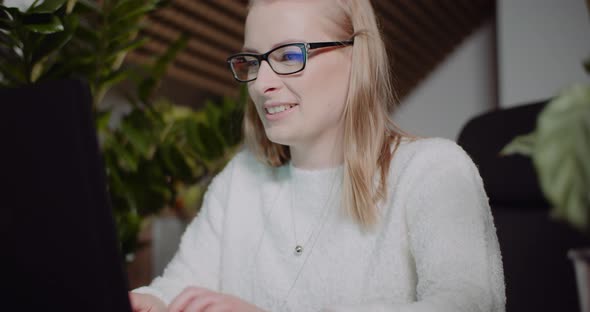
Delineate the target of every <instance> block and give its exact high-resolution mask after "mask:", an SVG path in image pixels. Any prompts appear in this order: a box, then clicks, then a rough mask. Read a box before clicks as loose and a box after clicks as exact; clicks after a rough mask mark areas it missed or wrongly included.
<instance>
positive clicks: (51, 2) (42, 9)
mask: <svg viewBox="0 0 590 312" xmlns="http://www.w3.org/2000/svg"><path fill="white" fill-rule="evenodd" d="M66 1H67V0H44V1H41V3H40V4H39V5H37V6H35V7H33V8H32V9H29V10H28V11H27V14H44V13H54V12H55V11H57V10H59V8H61V7H62V6H63V5H64V4H65V3H66Z"/></svg>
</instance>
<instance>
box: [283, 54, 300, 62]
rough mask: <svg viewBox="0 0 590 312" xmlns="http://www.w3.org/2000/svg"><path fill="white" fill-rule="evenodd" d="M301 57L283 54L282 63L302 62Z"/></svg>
mask: <svg viewBox="0 0 590 312" xmlns="http://www.w3.org/2000/svg"><path fill="white" fill-rule="evenodd" d="M302 60H303V55H302V54H301V53H285V54H283V58H282V61H297V62H298V61H302Z"/></svg>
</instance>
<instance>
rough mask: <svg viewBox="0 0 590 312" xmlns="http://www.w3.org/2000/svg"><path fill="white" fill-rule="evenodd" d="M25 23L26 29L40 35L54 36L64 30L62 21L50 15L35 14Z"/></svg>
mask: <svg viewBox="0 0 590 312" xmlns="http://www.w3.org/2000/svg"><path fill="white" fill-rule="evenodd" d="M23 22H24V26H25V28H26V29H28V30H30V31H32V32H35V33H40V34H52V33H56V32H58V31H63V30H64V26H63V24H62V22H61V20H60V19H59V18H58V17H57V16H54V15H49V14H35V15H34V16H31V17H29V18H27V20H24V21H23Z"/></svg>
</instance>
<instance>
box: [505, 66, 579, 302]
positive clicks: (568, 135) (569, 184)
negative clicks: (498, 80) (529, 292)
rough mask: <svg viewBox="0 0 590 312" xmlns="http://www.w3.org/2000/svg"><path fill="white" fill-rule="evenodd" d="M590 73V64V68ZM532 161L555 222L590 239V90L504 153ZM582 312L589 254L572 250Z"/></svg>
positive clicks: (554, 107)
mask: <svg viewBox="0 0 590 312" xmlns="http://www.w3.org/2000/svg"><path fill="white" fill-rule="evenodd" d="M585 68H586V71H587V72H590V62H586V63H585ZM501 153H502V154H503V155H509V154H522V155H525V156H528V157H530V158H531V159H532V162H533V165H534V168H535V171H536V173H537V177H538V179H539V183H540V187H541V190H542V192H543V194H544V195H545V197H546V198H547V200H548V201H549V202H550V204H551V206H552V209H551V212H550V215H551V217H553V218H555V219H557V220H561V221H564V222H566V223H568V224H569V225H571V226H572V227H574V228H575V229H577V230H579V231H580V232H582V233H584V234H586V235H589V234H590V85H583V84H577V85H574V86H571V87H569V88H566V89H564V90H563V91H562V92H561V93H560V94H559V95H558V96H557V97H555V98H554V99H552V100H551V101H550V102H549V103H548V104H547V105H546V106H545V108H544V109H543V110H542V111H541V113H540V114H539V116H538V118H537V124H536V129H535V130H534V131H533V132H532V133H529V134H527V135H523V136H519V137H516V138H515V139H514V140H513V141H512V142H510V143H509V144H508V145H507V146H506V147H504V149H503V150H502V152H501ZM568 256H569V257H570V258H571V259H572V260H573V261H574V266H575V270H576V279H577V282H578V290H579V297H580V305H581V307H582V311H584V312H590V249H577V250H571V251H570V252H569V254H568Z"/></svg>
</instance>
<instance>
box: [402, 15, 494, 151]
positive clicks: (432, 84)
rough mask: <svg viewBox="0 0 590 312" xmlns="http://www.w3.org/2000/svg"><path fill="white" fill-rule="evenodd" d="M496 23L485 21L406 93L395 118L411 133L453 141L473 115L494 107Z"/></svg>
mask: <svg viewBox="0 0 590 312" xmlns="http://www.w3.org/2000/svg"><path fill="white" fill-rule="evenodd" d="M494 37H495V26H494V23H493V21H489V22H487V23H486V24H484V25H483V26H482V27H481V28H480V29H478V30H477V31H475V32H474V33H473V34H471V36H470V37H468V38H467V39H466V40H465V41H464V42H463V43H462V44H461V45H460V46H459V47H458V48H457V49H456V50H455V51H454V52H453V53H452V54H451V55H450V56H449V57H448V59H446V60H445V61H444V63H443V64H441V65H439V67H438V68H437V69H436V70H435V71H434V72H433V73H432V74H431V75H430V76H428V77H427V78H426V80H424V81H422V82H421V83H420V84H419V86H418V87H417V88H416V89H415V90H414V91H413V92H412V93H411V94H410V95H409V96H407V97H406V98H405V99H404V100H403V102H402V104H401V106H400V108H399V110H398V112H397V113H396V114H395V116H394V120H395V121H396V122H397V123H398V125H400V126H401V127H402V129H404V130H406V131H409V132H410V133H411V134H415V135H419V136H428V137H432V136H436V137H444V138H448V139H452V140H456V139H457V136H458V134H459V131H460V130H461V128H462V127H463V125H464V124H465V123H466V122H467V121H468V120H469V119H470V118H471V117H473V116H475V115H478V114H480V113H482V112H484V111H488V110H490V109H493V108H494V107H496V103H497V96H496V94H497V92H496V79H497V77H496V70H495V68H496V64H495V59H496V57H495V50H496V47H495V38H494Z"/></svg>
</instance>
